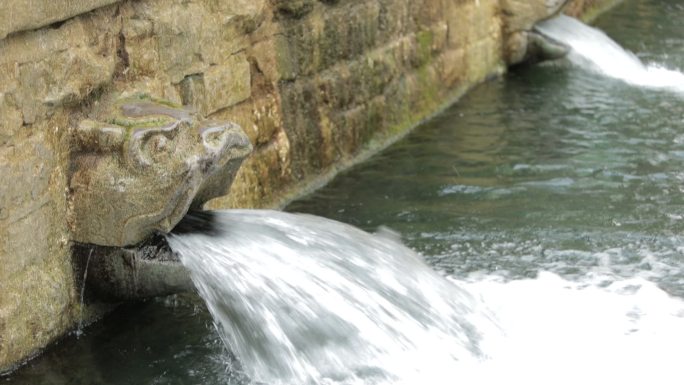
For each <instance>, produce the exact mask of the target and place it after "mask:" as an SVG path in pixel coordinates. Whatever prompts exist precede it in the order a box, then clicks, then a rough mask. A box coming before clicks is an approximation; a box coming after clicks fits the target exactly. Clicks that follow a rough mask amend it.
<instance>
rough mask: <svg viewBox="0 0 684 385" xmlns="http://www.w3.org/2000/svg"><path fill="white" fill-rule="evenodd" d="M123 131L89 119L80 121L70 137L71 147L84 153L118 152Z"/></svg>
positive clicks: (124, 133) (123, 136)
mask: <svg viewBox="0 0 684 385" xmlns="http://www.w3.org/2000/svg"><path fill="white" fill-rule="evenodd" d="M125 137H126V132H125V129H124V128H122V127H118V126H113V125H103V124H102V123H98V122H95V121H92V120H89V119H86V120H84V121H82V122H81V123H80V124H79V125H78V127H76V129H75V130H74V132H73V135H72V136H71V143H72V147H73V149H75V150H78V151H86V152H118V151H120V150H121V146H122V145H123V142H124V138H125Z"/></svg>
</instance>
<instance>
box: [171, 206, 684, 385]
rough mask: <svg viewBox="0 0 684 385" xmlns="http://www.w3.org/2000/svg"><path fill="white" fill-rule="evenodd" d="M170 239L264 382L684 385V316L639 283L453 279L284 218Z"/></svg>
mask: <svg viewBox="0 0 684 385" xmlns="http://www.w3.org/2000/svg"><path fill="white" fill-rule="evenodd" d="M213 229H214V230H213V231H212V232H209V233H189V234H180V235H172V236H170V239H169V242H170V244H171V247H172V248H173V249H174V250H176V251H178V252H179V253H180V254H181V259H182V261H183V263H184V264H185V265H186V266H187V267H188V268H189V269H190V271H191V274H192V276H193V280H194V282H195V285H196V286H197V289H198V291H199V293H200V295H201V296H202V297H203V298H204V300H205V301H206V302H207V306H208V308H209V310H210V312H211V313H212V315H213V317H214V319H215V321H216V325H217V328H218V330H219V332H220V334H221V336H222V338H223V339H224V341H225V342H226V344H227V345H228V346H229V348H230V349H231V350H232V351H233V352H234V353H235V354H236V355H237V356H238V358H239V359H240V360H241V362H242V364H243V367H244V370H245V372H246V373H247V374H248V375H249V376H250V377H251V378H252V379H253V380H255V381H258V382H264V383H266V384H269V385H277V384H287V385H294V384H298V385H301V384H406V385H415V384H437V385H439V384H445V385H446V384H455V383H463V384H469V385H472V384H483V385H489V384H502V383H512V384H518V383H525V384H533V385H535V384H538V385H541V384H548V383H554V384H580V383H581V384H597V383H616V384H621V385H625V384H643V383H658V384H679V383H681V378H680V377H681V373H680V369H679V368H680V360H681V358H680V357H682V355H684V302H682V301H681V300H680V299H677V298H673V297H670V296H669V295H667V294H666V293H665V292H663V291H662V290H660V289H659V288H658V287H656V286H655V285H654V284H653V283H650V282H648V281H645V280H643V279H640V278H634V279H628V280H624V279H615V278H614V277H611V276H608V275H592V274H589V275H588V276H587V277H585V279H584V280H583V281H582V282H569V281H566V280H564V279H562V278H560V277H558V276H556V275H553V274H551V273H540V275H539V277H538V278H536V279H528V280H520V281H512V282H504V281H501V280H497V279H495V278H492V277H487V276H481V277H478V278H475V277H473V278H472V279H471V280H468V281H462V280H456V279H451V278H449V279H447V278H445V277H443V276H441V275H439V274H437V273H435V272H434V271H433V270H432V269H430V268H429V267H428V266H426V265H425V264H424V263H423V261H422V260H421V259H420V257H419V256H417V255H416V254H415V253H413V252H412V251H410V250H409V249H407V248H406V247H404V246H402V245H401V244H400V243H398V242H397V241H395V240H393V239H391V237H387V236H379V235H371V234H368V233H365V232H363V231H360V230H358V229H355V228H353V227H351V226H348V225H344V224H341V223H338V222H335V221H331V220H327V219H324V218H319V217H314V216H310V215H295V214H287V213H282V212H275V211H258V210H235V211H224V212H218V213H216V214H215V223H214V227H213Z"/></svg>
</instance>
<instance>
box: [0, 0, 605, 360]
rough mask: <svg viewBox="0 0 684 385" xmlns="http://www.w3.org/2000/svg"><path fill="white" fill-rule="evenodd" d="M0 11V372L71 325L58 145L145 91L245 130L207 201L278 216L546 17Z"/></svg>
mask: <svg viewBox="0 0 684 385" xmlns="http://www.w3.org/2000/svg"><path fill="white" fill-rule="evenodd" d="M605 2H606V1H603V0H602V1H600V2H596V1H591V3H592V4H598V3H605ZM589 3H590V1H589V0H574V2H573V4H578V5H577V7H578V8H570V9H572V10H573V12H574V11H578V12H581V11H582V10H583V9H585V8H586V6H587V4H589ZM3 4H4V5H0V116H1V117H2V119H0V175H2V178H3V181H5V183H1V184H0V371H2V370H5V369H8V368H11V367H12V366H13V365H16V364H18V363H20V362H22V360H24V359H26V358H27V357H30V356H31V355H32V354H35V353H36V352H38V351H39V350H40V349H41V348H43V347H45V346H46V345H47V344H48V343H49V342H50V341H53V340H54V339H56V338H57V337H59V336H60V335H63V334H64V333H65V332H66V331H67V330H69V328H71V327H73V325H74V323H75V322H76V321H77V317H78V314H80V309H79V301H78V300H77V298H78V294H77V293H78V292H79V290H80V286H79V284H78V283H77V282H79V280H77V279H76V277H75V273H74V269H73V267H72V265H71V258H72V255H71V254H72V253H71V245H72V241H73V240H74V239H75V237H76V232H75V231H74V228H73V227H69V221H68V218H69V217H70V216H71V215H72V214H73V213H74V211H73V209H70V207H69V206H68V205H67V197H68V196H69V180H70V178H69V177H70V176H73V173H74V172H76V171H77V170H78V169H79V168H78V167H76V169H71V170H70V169H69V165H70V164H72V165H73V163H70V161H71V160H72V158H70V156H69V154H71V153H72V150H73V148H72V145H73V144H72V142H71V141H70V140H69V138H70V135H68V134H69V133H71V132H73V130H74V129H75V128H77V127H79V122H81V121H83V119H85V118H87V117H93V115H97V111H98V109H101V108H102V107H101V106H102V104H103V103H106V101H107V100H111V98H112V97H114V95H121V94H123V95H134V94H135V93H138V92H143V93H146V94H149V95H151V96H153V97H155V98H160V99H165V100H169V101H171V102H173V103H184V104H190V105H192V106H194V107H195V108H196V109H197V111H198V113H199V114H200V115H202V116H203V117H204V118H208V119H213V120H227V121H233V122H236V123H237V124H239V125H240V126H242V127H243V129H244V130H245V132H246V134H247V136H248V137H249V139H250V140H251V142H252V144H253V146H254V152H253V154H252V155H251V156H250V157H249V158H248V159H247V160H246V161H245V162H244V164H243V166H242V167H241V168H240V170H239V171H238V173H237V176H236V180H235V183H233V185H232V187H231V188H230V190H229V191H224V192H225V193H230V195H228V196H227V197H225V198H219V199H216V200H213V201H211V202H209V203H208V206H209V207H213V208H218V207H237V206H240V207H266V206H274V205H279V204H282V203H283V202H284V201H285V200H287V199H289V198H292V197H294V196H296V195H297V194H298V193H301V191H303V189H306V188H311V187H312V186H316V185H318V184H320V183H322V182H323V181H325V180H326V178H329V177H330V176H332V175H333V174H334V173H335V172H336V171H337V170H339V169H341V168H344V167H346V166H348V165H349V164H351V163H352V162H355V161H358V159H361V158H362V157H363V156H364V154H367V153H369V151H371V150H373V149H377V148H379V147H381V146H382V145H385V144H387V143H389V141H391V140H394V139H396V138H397V137H399V136H400V135H401V134H402V133H404V132H406V130H408V129H409V128H410V127H412V126H413V125H415V124H416V123H417V122H419V121H420V120H422V119H424V118H426V117H427V116H429V115H430V114H432V113H434V112H436V111H437V110H438V109H439V108H440V107H441V106H444V105H446V104H448V103H449V102H451V101H453V100H454V99H455V98H456V97H458V96H459V95H461V94H462V93H463V92H465V91H466V90H467V89H468V88H469V87H472V86H473V85H474V84H476V83H478V82H481V81H483V80H485V79H487V78H488V77H491V76H495V75H497V74H500V73H501V72H503V71H504V69H505V65H506V64H507V63H513V62H515V61H516V60H518V58H519V57H521V55H522V54H523V53H524V50H525V44H526V37H525V36H524V31H525V30H526V29H527V28H529V26H531V25H532V24H533V22H534V21H536V20H538V19H539V18H543V17H546V16H548V15H549V14H550V13H551V12H552V10H553V9H555V8H554V7H555V6H553V7H550V6H549V5H553V4H554V3H553V1H551V2H547V1H542V0H534V1H517V0H458V1H453V0H415V1H413V0H411V1H409V0H339V1H330V0H328V1H315V0H137V1H132V0H122V1H118V2H117V1H116V0H70V1H64V0H58V1H47V0H33V1H27V0H18V1H5V2H3ZM107 4H109V5H107ZM105 5H106V6H105ZM100 6H103V7H100ZM86 11H88V12H86ZM84 12H85V13H84ZM57 21H59V22H57ZM41 27H42V28H41ZM35 28H38V29H35ZM104 147H105V148H108V147H107V146H106V145H105V146H104ZM103 173H104V170H103ZM98 177H99V178H106V177H107V175H98ZM72 182H73V181H72ZM84 186H85V184H84ZM217 186H218V184H217V185H213V184H212V187H211V189H212V190H214V189H218V188H219V187H217ZM72 187H73V185H72Z"/></svg>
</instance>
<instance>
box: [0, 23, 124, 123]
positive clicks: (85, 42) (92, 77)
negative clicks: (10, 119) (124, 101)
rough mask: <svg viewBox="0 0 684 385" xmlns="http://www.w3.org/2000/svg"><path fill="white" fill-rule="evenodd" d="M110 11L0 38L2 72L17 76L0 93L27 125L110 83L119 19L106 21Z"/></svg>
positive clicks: (4, 85) (0, 69)
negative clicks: (19, 113)
mask: <svg viewBox="0 0 684 385" xmlns="http://www.w3.org/2000/svg"><path fill="white" fill-rule="evenodd" d="M112 12H113V11H112V10H101V11H98V12H95V13H93V14H92V15H88V16H84V17H80V18H77V19H73V20H70V21H67V22H66V23H65V24H64V25H62V26H61V27H59V28H58V29H42V30H38V31H32V32H26V33H22V34H19V35H16V36H11V37H9V38H7V39H5V40H0V71H7V72H6V73H9V74H11V75H10V76H11V77H13V79H12V80H13V81H9V82H7V83H3V84H0V92H2V93H5V98H10V97H11V98H12V100H13V104H14V105H15V106H16V108H18V109H19V110H20V111H21V113H22V119H23V122H24V123H26V124H32V123H34V122H36V121H37V120H41V119H43V118H44V117H45V115H46V113H47V112H48V111H51V110H52V109H54V108H56V107H59V106H61V105H65V104H76V103H78V102H79V101H81V100H82V99H84V98H85V97H87V96H88V95H90V94H91V93H92V92H93V91H94V90H96V89H98V88H100V87H102V86H104V85H105V84H107V83H109V82H111V80H112V77H113V74H114V69H115V66H116V62H117V56H116V43H117V33H116V32H115V28H116V23H111V22H108V23H105V22H104V21H105V20H110V19H111V17H112V16H113V13H112ZM27 47H30V48H29V49H27ZM6 76H7V75H6Z"/></svg>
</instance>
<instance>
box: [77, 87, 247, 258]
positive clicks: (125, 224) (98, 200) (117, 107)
mask: <svg viewBox="0 0 684 385" xmlns="http://www.w3.org/2000/svg"><path fill="white" fill-rule="evenodd" d="M103 104H104V105H106V107H99V108H98V109H97V111H96V113H95V114H94V115H95V116H93V117H92V118H90V119H86V120H84V121H82V122H81V123H80V124H79V125H78V126H77V127H76V128H75V129H74V130H73V132H72V135H71V136H70V138H71V143H70V170H69V203H70V217H69V224H70V228H71V232H72V239H73V240H74V241H76V242H79V243H86V244H95V245H100V246H118V247H122V246H129V245H134V244H137V243H139V242H141V241H143V240H144V239H146V238H147V237H149V236H150V235H151V234H153V233H155V232H162V233H166V232H168V231H170V230H171V229H172V228H173V227H174V226H175V225H176V224H177V223H178V222H179V221H180V220H181V218H183V216H184V215H185V214H186V213H187V211H188V210H189V209H190V208H191V207H194V208H198V207H201V206H202V205H203V204H204V203H205V202H206V201H208V200H210V199H212V198H214V197H218V196H221V195H225V194H226V193H227V192H228V188H229V187H230V185H231V183H232V181H233V178H234V176H235V173H236V172H237V169H238V167H239V166H240V164H241V163H242V161H243V159H244V158H245V157H247V155H249V153H250V152H251V149H252V146H251V143H250V141H249V139H248V138H247V136H246V135H245V133H244V132H243V131H242V129H241V128H240V127H239V126H238V125H236V124H234V123H231V122H214V121H203V120H201V119H199V118H198V117H197V116H196V115H195V114H194V113H193V112H191V111H190V110H187V109H185V108H183V107H180V106H175V105H173V104H171V103H169V102H165V101H160V100H157V99H153V98H150V97H147V96H137V97H134V98H128V99H122V100H118V101H115V102H112V103H106V102H105V103H103Z"/></svg>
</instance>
